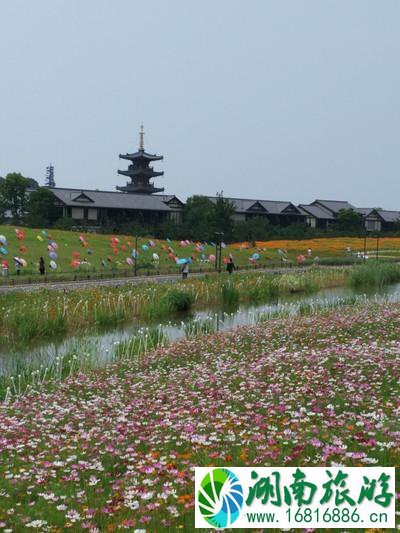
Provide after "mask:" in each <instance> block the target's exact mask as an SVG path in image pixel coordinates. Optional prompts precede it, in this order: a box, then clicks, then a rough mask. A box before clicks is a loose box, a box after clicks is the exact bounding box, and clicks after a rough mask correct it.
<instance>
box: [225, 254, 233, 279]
mask: <svg viewBox="0 0 400 533" xmlns="http://www.w3.org/2000/svg"><path fill="white" fill-rule="evenodd" d="M234 269H235V264H234V262H233V256H232V254H229V256H228V261H227V263H226V270H227V271H228V272H229V274H232V272H233V271H234Z"/></svg>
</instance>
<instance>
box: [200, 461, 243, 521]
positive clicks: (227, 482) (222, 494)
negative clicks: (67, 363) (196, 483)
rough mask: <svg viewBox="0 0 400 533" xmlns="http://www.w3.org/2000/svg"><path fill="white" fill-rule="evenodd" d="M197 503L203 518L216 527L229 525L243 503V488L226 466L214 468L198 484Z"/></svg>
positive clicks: (235, 517) (236, 516)
mask: <svg viewBox="0 0 400 533" xmlns="http://www.w3.org/2000/svg"><path fill="white" fill-rule="evenodd" d="M198 505H199V509H200V512H201V514H202V515H203V518H204V519H205V520H206V521H207V522H208V523H209V524H210V525H212V526H214V527H216V528H223V527H229V526H231V525H232V524H233V522H234V521H235V520H236V519H237V518H238V516H239V514H240V510H241V508H242V505H243V488H242V485H241V484H240V481H239V479H238V478H237V476H236V475H235V474H234V473H233V472H231V471H230V470H228V469H227V468H214V469H213V470H211V471H210V472H209V473H208V474H206V475H205V476H204V478H203V480H202V482H201V484H200V489H199V493H198Z"/></svg>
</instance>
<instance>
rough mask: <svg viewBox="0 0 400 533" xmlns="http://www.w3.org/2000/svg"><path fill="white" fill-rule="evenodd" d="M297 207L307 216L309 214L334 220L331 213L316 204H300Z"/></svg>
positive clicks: (322, 218)
mask: <svg viewBox="0 0 400 533" xmlns="http://www.w3.org/2000/svg"><path fill="white" fill-rule="evenodd" d="M299 208H300V209H301V210H303V211H304V212H305V213H306V215H308V216H309V215H311V216H313V217H315V218H318V219H320V220H334V216H333V215H332V214H331V213H329V212H328V211H325V210H324V209H321V208H320V207H319V206H318V205H313V204H310V205H306V204H300V205H299Z"/></svg>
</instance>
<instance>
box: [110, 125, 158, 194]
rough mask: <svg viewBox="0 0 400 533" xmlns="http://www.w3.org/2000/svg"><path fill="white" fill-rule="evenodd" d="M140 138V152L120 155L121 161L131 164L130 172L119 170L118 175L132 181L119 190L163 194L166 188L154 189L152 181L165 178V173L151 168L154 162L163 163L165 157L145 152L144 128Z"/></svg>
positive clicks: (118, 188)
mask: <svg viewBox="0 0 400 533" xmlns="http://www.w3.org/2000/svg"><path fill="white" fill-rule="evenodd" d="M139 137H140V141H139V150H138V151H137V152H135V153H134V154H125V155H124V154H119V158H120V159H127V160H128V161H130V162H131V164H130V165H129V166H128V170H118V174H122V175H123V176H128V177H129V178H130V179H131V181H130V182H127V184H126V185H125V186H124V187H117V190H118V191H122V192H127V193H135V194H154V193H156V192H163V190H164V188H157V187H154V185H153V182H151V181H150V179H151V178H155V177H157V176H163V175H164V172H156V171H155V170H154V169H153V167H151V166H149V165H150V163H151V162H152V161H161V160H162V159H163V156H162V155H155V154H148V153H147V152H145V150H144V140H143V138H144V129H143V126H141V127H140V134H139Z"/></svg>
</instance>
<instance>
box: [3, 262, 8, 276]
mask: <svg viewBox="0 0 400 533" xmlns="http://www.w3.org/2000/svg"><path fill="white" fill-rule="evenodd" d="M1 268H2V273H3V277H5V278H6V277H7V276H8V263H7V261H3V262H2V263H1Z"/></svg>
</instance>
